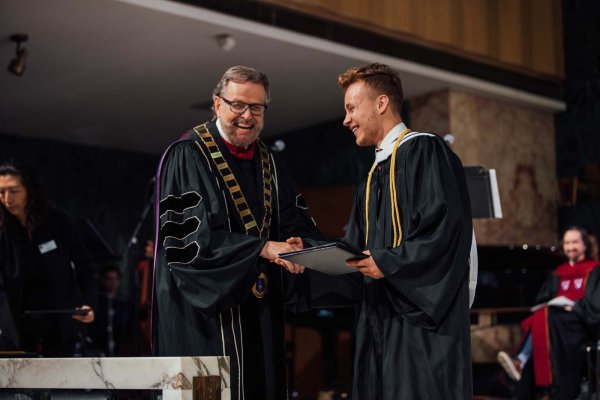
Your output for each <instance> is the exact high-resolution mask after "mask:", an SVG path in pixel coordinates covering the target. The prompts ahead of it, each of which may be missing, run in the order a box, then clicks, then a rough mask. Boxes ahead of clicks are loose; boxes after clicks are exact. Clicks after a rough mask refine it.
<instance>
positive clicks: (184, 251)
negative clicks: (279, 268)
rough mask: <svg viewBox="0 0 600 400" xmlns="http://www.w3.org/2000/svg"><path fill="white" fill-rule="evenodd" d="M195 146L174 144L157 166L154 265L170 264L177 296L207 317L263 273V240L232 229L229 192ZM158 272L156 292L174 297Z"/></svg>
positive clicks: (238, 299) (236, 301)
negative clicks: (220, 183)
mask: <svg viewBox="0 0 600 400" xmlns="http://www.w3.org/2000/svg"><path fill="white" fill-rule="evenodd" d="M196 146H197V144H196V143H195V142H193V141H181V142H178V143H176V144H174V145H173V146H172V147H171V148H170V149H169V150H168V151H167V153H166V155H165V156H164V161H163V163H162V164H161V170H160V186H159V198H160V203H159V224H160V225H159V242H160V244H161V245H160V246H158V247H157V268H168V270H169V272H168V278H167V279H170V280H172V282H173V284H174V286H175V287H176V289H177V291H179V293H180V297H182V298H183V299H184V301H186V302H188V303H189V304H191V306H192V307H193V308H194V309H195V310H197V312H199V313H201V314H202V315H204V316H205V317H206V318H208V317H211V316H213V315H215V314H216V313H218V312H222V311H223V310H226V309H228V308H230V307H232V306H233V305H235V304H240V303H241V302H242V300H243V299H244V298H245V297H246V296H247V295H248V293H249V292H250V290H251V287H252V285H253V284H254V282H255V280H256V278H257V277H258V275H259V273H260V272H261V271H260V268H261V267H260V265H259V264H260V263H259V261H258V259H259V253H260V251H261V249H262V247H263V246H264V244H265V240H264V239H261V238H259V237H253V236H248V235H246V234H242V233H236V232H230V221H229V219H228V210H227V205H226V202H225V197H224V196H226V195H227V196H228V195H229V194H225V193H223V191H222V190H221V189H220V188H219V186H218V183H217V180H216V178H215V176H214V175H213V174H214V173H215V172H216V171H213V170H214V169H215V167H214V165H211V164H209V163H208V161H207V159H206V158H205V157H204V155H203V154H202V153H201V152H200V150H199V149H198V148H197V147H196ZM211 168H212V169H213V170H211ZM216 173H218V172H216ZM229 212H230V213H232V212H235V211H233V210H229ZM232 218H235V217H232ZM156 274H157V283H156V286H157V287H156V290H157V292H158V296H160V295H161V293H164V295H165V296H173V294H170V293H169V287H168V286H170V282H165V281H164V277H165V274H164V271H157V273H156ZM161 279H163V281H162V282H161ZM171 290H172V289H171ZM177 297H179V296H177Z"/></svg>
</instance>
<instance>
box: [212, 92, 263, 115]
mask: <svg viewBox="0 0 600 400" xmlns="http://www.w3.org/2000/svg"><path fill="white" fill-rule="evenodd" d="M218 97H219V98H220V99H221V100H223V101H224V102H225V103H227V104H229V108H230V109H231V112H233V113H235V114H240V115H241V114H243V113H245V112H246V110H247V109H250V114H252V115H254V116H255V117H260V116H261V115H263V114H264V113H265V110H266V109H267V105H266V104H246V103H242V102H241V101H229V100H227V99H226V98H225V97H221V96H218Z"/></svg>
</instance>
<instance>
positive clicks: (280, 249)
mask: <svg viewBox="0 0 600 400" xmlns="http://www.w3.org/2000/svg"><path fill="white" fill-rule="evenodd" d="M303 248H304V243H303V242H302V239H300V238H299V237H291V238H289V239H288V240H286V241H285V242H273V241H271V240H269V241H268V242H267V243H265V245H264V246H263V248H262V250H261V251H260V254H259V255H260V256H261V257H262V258H266V259H267V260H269V261H271V262H274V263H276V264H279V265H281V266H282V267H284V268H285V269H287V270H288V271H289V272H291V273H292V274H301V273H302V272H304V266H303V265H298V264H294V263H293V262H290V261H286V260H282V259H281V258H279V254H280V253H287V252H290V251H296V250H302V249H303Z"/></svg>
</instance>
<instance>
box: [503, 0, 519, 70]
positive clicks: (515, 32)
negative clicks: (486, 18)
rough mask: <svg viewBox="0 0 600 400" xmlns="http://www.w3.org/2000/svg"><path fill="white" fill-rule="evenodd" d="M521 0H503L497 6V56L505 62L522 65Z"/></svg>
mask: <svg viewBox="0 0 600 400" xmlns="http://www.w3.org/2000/svg"><path fill="white" fill-rule="evenodd" d="M521 4H522V1H521V0H503V1H502V5H501V6H499V7H498V27H499V43H498V44H499V49H498V58H499V60H500V61H502V62H505V63H507V64H513V65H523V63H524V57H523V49H524V47H523V41H522V38H523V35H524V30H523V21H522V19H521Z"/></svg>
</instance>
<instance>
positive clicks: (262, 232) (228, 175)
mask: <svg viewBox="0 0 600 400" xmlns="http://www.w3.org/2000/svg"><path fill="white" fill-rule="evenodd" d="M194 132H195V133H196V135H197V136H198V138H199V139H200V141H197V142H196V143H198V144H199V145H201V146H202V147H203V148H204V150H205V151H206V152H208V154H210V159H211V160H212V162H213V163H214V165H215V167H216V168H217V170H218V171H219V174H220V175H221V178H222V179H223V182H225V186H226V187H227V190H228V192H229V196H230V197H231V201H232V202H233V204H234V205H235V208H236V210H237V213H238V216H239V217H240V219H241V221H242V224H243V226H244V230H245V231H246V234H247V235H251V236H258V237H264V238H267V237H268V236H269V229H270V227H271V216H272V205H271V201H272V195H271V193H272V189H271V163H270V162H269V152H268V150H267V146H266V145H265V144H264V143H263V142H262V141H260V140H257V144H258V148H259V149H260V161H261V169H262V176H263V206H264V209H265V212H264V216H263V220H262V224H261V226H260V227H259V226H258V224H257V223H256V219H255V218H254V215H253V214H252V210H251V209H250V206H249V205H248V203H247V201H246V198H245V197H244V193H243V192H242V188H241V187H240V185H239V183H238V181H237V179H236V178H235V175H234V174H233V172H232V171H231V169H230V168H229V164H228V163H227V161H226V160H225V158H224V157H223V154H222V153H221V150H220V149H219V146H218V145H217V143H216V142H215V139H214V138H213V136H212V135H211V134H210V132H209V131H208V128H207V127H206V124H202V125H199V126H197V127H195V128H194ZM267 288H268V279H267V276H266V275H265V274H264V273H262V272H261V273H260V275H259V276H258V278H257V279H256V282H255V283H254V286H252V293H253V294H254V296H256V297H257V298H259V299H260V298H262V297H263V296H264V295H265V293H266V292H267Z"/></svg>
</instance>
